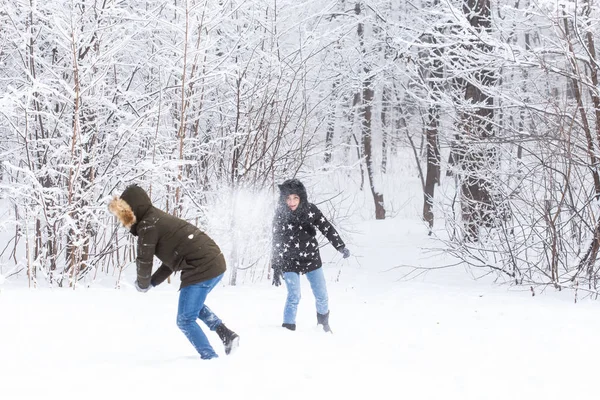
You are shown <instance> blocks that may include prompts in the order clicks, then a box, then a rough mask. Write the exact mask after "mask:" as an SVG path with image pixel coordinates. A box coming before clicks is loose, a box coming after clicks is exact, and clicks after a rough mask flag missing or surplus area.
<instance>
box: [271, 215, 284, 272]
mask: <svg viewBox="0 0 600 400" xmlns="http://www.w3.org/2000/svg"><path fill="white" fill-rule="evenodd" d="M281 224H282V222H281V221H280V218H278V216H277V215H275V217H274V218H273V242H272V252H271V268H273V269H274V270H275V269H280V268H281V266H282V264H283V263H282V261H283V227H282V225H281Z"/></svg>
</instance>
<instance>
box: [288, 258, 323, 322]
mask: <svg viewBox="0 0 600 400" xmlns="http://www.w3.org/2000/svg"><path fill="white" fill-rule="evenodd" d="M306 277H307V278H308V281H309V282H310V288H311V289H312V292H313V294H314V295H315V300H316V303H317V312H318V313H319V314H327V312H328V311H329V298H328V297H327V285H326V283H325V275H323V268H318V269H316V270H314V271H311V272H309V273H307V274H306ZM283 279H284V280H285V286H286V287H287V292H288V293H287V299H286V301H285V308H284V310H283V323H284V324H295V323H296V312H297V311H298V304H299V303H300V274H298V273H297V272H284V273H283Z"/></svg>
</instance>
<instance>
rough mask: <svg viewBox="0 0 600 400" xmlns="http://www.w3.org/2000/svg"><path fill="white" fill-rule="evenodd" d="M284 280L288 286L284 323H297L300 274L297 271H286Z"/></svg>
mask: <svg viewBox="0 0 600 400" xmlns="http://www.w3.org/2000/svg"><path fill="white" fill-rule="evenodd" d="M283 280H284V281H285V286H286V287H287V299H286V301H285V308H284V310H283V323H284V324H289V325H296V312H297V311H298V304H299V303H300V297H301V296H300V275H299V274H298V273H296V272H284V273H283Z"/></svg>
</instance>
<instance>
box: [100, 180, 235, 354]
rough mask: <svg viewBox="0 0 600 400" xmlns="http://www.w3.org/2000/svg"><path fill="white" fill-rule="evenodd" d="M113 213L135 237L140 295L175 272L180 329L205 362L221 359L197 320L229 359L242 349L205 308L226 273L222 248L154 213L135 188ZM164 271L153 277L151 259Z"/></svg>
mask: <svg viewBox="0 0 600 400" xmlns="http://www.w3.org/2000/svg"><path fill="white" fill-rule="evenodd" d="M108 208H109V210H110V211H111V212H112V213H113V214H114V215H115V216H116V217H117V218H118V219H119V221H120V222H121V223H122V224H123V226H125V228H128V229H129V230H130V232H131V233H132V234H133V235H134V236H137V238H138V240H137V258H136V265H137V280H136V281H135V287H136V289H137V290H138V291H140V292H147V291H148V290H150V288H152V287H154V286H157V285H160V284H161V283H162V282H163V281H164V280H165V279H167V278H168V277H169V275H171V274H172V273H173V272H175V271H181V287H180V293H179V307H178V310H177V326H178V327H179V329H181V331H182V332H183V333H184V334H185V335H186V337H187V338H188V340H189V341H190V342H191V343H192V345H193V346H194V348H195V349H196V351H198V353H199V354H200V357H201V358H203V359H211V358H215V357H218V356H217V354H216V353H215V351H214V349H213V348H212V346H211V345H210V342H209V340H208V338H207V337H206V335H205V334H204V332H203V331H202V329H201V328H200V326H199V325H198V323H197V322H196V320H197V319H198V318H199V319H201V320H202V321H203V322H204V323H205V324H206V325H207V326H208V327H209V328H210V330H212V331H216V332H217V334H218V335H219V337H220V338H221V341H222V342H223V344H224V346H225V353H226V354H230V352H231V351H232V350H233V349H234V348H236V347H237V346H238V344H239V336H238V335H237V334H236V333H235V332H233V331H231V330H230V329H228V328H227V327H226V326H225V324H223V322H222V321H221V320H220V319H219V317H217V316H216V315H215V314H214V313H213V312H212V311H211V310H210V308H208V307H207V306H206V305H205V301H206V297H207V295H208V293H210V291H211V290H212V289H213V288H214V287H215V286H216V285H217V284H218V283H219V281H220V280H221V279H222V278H223V274H224V273H225V269H226V266H225V258H224V257H223V253H221V249H219V246H217V244H216V243H215V242H214V241H213V240H212V239H211V238H210V237H209V236H208V235H207V234H206V233H204V232H202V231H201V230H200V229H198V228H197V227H195V226H194V225H192V224H190V223H189V222H187V221H184V220H182V219H180V218H177V217H175V216H173V215H170V214H167V213H165V212H164V211H162V210H159V209H158V208H156V207H154V206H153V205H152V202H151V201H150V197H149V196H148V194H147V193H146V192H145V191H144V189H142V188H141V187H139V186H137V185H131V186H128V187H127V188H126V189H125V191H123V193H122V194H121V197H115V198H113V200H112V201H111V202H110V204H109V207H108ZM154 256H156V257H157V258H158V259H159V260H160V261H162V265H161V266H160V267H159V268H158V269H157V270H156V272H154V274H152V266H153V257H154Z"/></svg>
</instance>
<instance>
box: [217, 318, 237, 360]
mask: <svg viewBox="0 0 600 400" xmlns="http://www.w3.org/2000/svg"><path fill="white" fill-rule="evenodd" d="M216 331H217V335H219V337H220V338H221V341H222V342H223V345H224V346H225V354H227V355H229V353H231V351H232V350H235V349H236V348H237V347H238V346H239V344H240V337H239V336H238V335H237V333H235V332H234V331H232V330H231V329H229V328H227V327H226V326H225V324H221V325H219V326H217V329H216Z"/></svg>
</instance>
